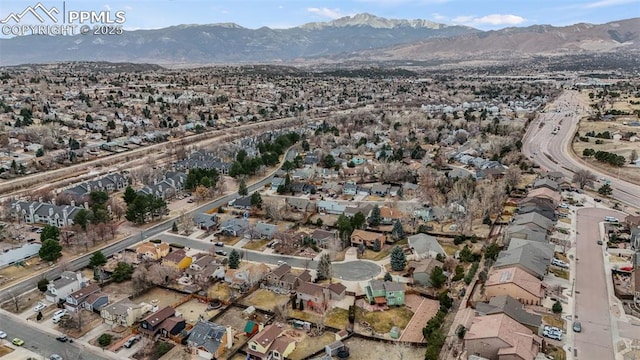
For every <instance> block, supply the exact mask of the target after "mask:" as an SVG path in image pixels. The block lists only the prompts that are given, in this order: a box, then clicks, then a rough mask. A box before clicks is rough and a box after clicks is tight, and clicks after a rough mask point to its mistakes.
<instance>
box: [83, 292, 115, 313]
mask: <svg viewBox="0 0 640 360" xmlns="http://www.w3.org/2000/svg"><path fill="white" fill-rule="evenodd" d="M107 304H109V295H108V294H106V293H103V292H102V291H98V292H96V293H93V294H91V295H89V296H87V298H86V299H85V300H84V304H83V307H84V308H85V309H87V310H89V311H93V312H96V313H100V310H102V308H103V307H105V306H106V305H107Z"/></svg>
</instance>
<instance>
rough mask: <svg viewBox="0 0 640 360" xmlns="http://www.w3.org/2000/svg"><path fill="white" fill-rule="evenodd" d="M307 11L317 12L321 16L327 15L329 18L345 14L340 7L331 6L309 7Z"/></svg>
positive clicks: (336, 17)
mask: <svg viewBox="0 0 640 360" xmlns="http://www.w3.org/2000/svg"><path fill="white" fill-rule="evenodd" d="M307 11H308V12H310V13H312V14H316V15H319V16H323V17H327V18H329V19H338V18H341V17H343V16H344V15H343V14H342V13H341V12H340V9H329V8H315V7H311V8H307Z"/></svg>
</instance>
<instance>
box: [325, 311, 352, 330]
mask: <svg viewBox="0 0 640 360" xmlns="http://www.w3.org/2000/svg"><path fill="white" fill-rule="evenodd" d="M324 323H325V325H327V326H331V327H334V328H337V329H345V328H346V327H347V325H348V324H349V311H347V310H345V309H342V308H339V307H336V308H333V309H331V311H329V313H327V318H326V320H325V322H324Z"/></svg>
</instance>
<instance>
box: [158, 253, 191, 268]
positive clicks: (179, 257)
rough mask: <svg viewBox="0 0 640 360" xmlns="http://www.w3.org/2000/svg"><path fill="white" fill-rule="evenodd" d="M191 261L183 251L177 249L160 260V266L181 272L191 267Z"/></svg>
mask: <svg viewBox="0 0 640 360" xmlns="http://www.w3.org/2000/svg"><path fill="white" fill-rule="evenodd" d="M192 260H193V259H192V258H191V257H190V256H187V253H186V251H184V249H177V250H174V251H172V252H170V253H169V254H167V256H165V257H164V258H162V265H163V266H168V267H171V268H174V269H177V270H180V271H182V270H184V269H186V268H188V267H189V265H191V261H192Z"/></svg>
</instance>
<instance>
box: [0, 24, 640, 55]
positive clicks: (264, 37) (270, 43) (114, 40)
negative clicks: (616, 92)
mask: <svg viewBox="0 0 640 360" xmlns="http://www.w3.org/2000/svg"><path fill="white" fill-rule="evenodd" d="M639 37H640V18H635V19H629V20H621V21H616V22H611V23H607V24H602V25H592V24H576V25H571V26H565V27H554V26H550V25H537V26H530V27H525V28H506V29H502V30H496V31H481V30H478V29H474V28H471V27H467V26H459V25H445V24H438V23H434V22H430V21H427V20H400V19H385V18H381V17H377V16H374V15H371V14H358V15H354V16H347V17H343V18H340V19H336V20H333V21H330V22H316V23H308V24H305V25H302V26H299V27H293V28H289V29H271V28H268V27H262V28H259V29H248V28H245V27H242V26H240V25H237V24H234V23H224V24H209V25H178V26H172V27H168V28H163V29H156V30H135V31H125V32H124V34H122V35H104V36H100V35H75V36H18V37H14V38H11V39H0V49H1V50H2V56H0V65H3V66H6V65H17V64H25V63H51V62H60V61H111V62H136V63H142V62H146V63H155V64H221V63H227V64H228V63H283V62H286V63H302V62H305V61H307V62H308V61H312V62H328V61H330V62H340V61H346V60H357V61H385V60H423V59H435V58H460V57H483V56H484V57H494V58H503V57H504V58H514V57H526V56H530V55H534V54H547V55H553V54H567V53H592V52H593V53H600V52H610V51H619V50H621V49H622V50H625V51H629V50H638V49H640V46H639V45H638V44H640V41H638V40H640V39H639Z"/></svg>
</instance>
